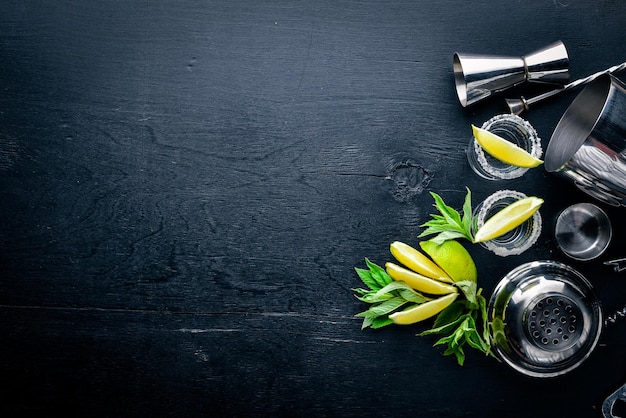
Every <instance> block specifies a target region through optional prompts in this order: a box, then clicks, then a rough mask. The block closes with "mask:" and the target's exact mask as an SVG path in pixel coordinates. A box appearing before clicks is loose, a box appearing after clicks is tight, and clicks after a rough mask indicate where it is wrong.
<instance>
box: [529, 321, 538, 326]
mask: <svg viewBox="0 0 626 418" xmlns="http://www.w3.org/2000/svg"><path fill="white" fill-rule="evenodd" d="M528 325H530V327H531V328H535V327H536V326H537V323H536V322H535V321H530V323H529V324H528Z"/></svg>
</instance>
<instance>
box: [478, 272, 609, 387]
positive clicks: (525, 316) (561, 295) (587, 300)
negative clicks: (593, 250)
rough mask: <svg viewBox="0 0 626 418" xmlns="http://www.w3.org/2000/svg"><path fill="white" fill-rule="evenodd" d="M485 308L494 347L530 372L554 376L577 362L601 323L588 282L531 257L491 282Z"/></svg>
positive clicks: (593, 341)
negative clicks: (496, 281)
mask: <svg viewBox="0 0 626 418" xmlns="http://www.w3.org/2000/svg"><path fill="white" fill-rule="evenodd" d="M488 313H489V317H490V320H491V321H492V322H493V326H494V335H495V339H496V344H495V350H496V352H497V353H498V354H499V356H500V357H501V358H502V359H503V361H505V362H506V363H508V364H509V365H510V366H511V367H513V368H514V369H515V370H517V371H519V372H521V373H524V374H526V375H529V376H534V377H554V376H558V375H562V374H565V373H567V372H569V371H570V370H572V369H574V368H576V367H577V366H579V365H580V364H581V363H582V362H583V361H584V360H585V359H586V358H587V357H589V355H590V354H591V352H592V351H593V349H594V348H595V346H596V344H597V342H598V340H599V338H600V333H601V331H602V326H603V319H602V309H601V306H600V302H599V301H598V299H597V297H596V296H595V294H594V293H593V290H592V287H591V284H590V283H589V282H588V281H587V279H585V277H583V276H582V275H581V274H580V273H578V272H577V271H576V270H574V269H572V268H571V267H569V266H567V265H565V264H562V263H558V262H556V261H533V262H530V263H526V264H522V265H521V266H519V267H517V268H515V269H513V270H512V271H511V272H509V273H508V274H507V275H506V276H504V278H503V279H502V280H501V281H500V282H499V283H498V285H497V286H496V288H495V290H494V292H493V294H492V296H491V298H490V300H489V306H488Z"/></svg>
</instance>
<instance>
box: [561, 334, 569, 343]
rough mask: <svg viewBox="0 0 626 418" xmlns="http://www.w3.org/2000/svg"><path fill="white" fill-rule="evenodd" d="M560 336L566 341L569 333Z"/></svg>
mask: <svg viewBox="0 0 626 418" xmlns="http://www.w3.org/2000/svg"><path fill="white" fill-rule="evenodd" d="M561 338H563V341H567V340H569V335H567V334H565V335H564V336H563V337H561Z"/></svg>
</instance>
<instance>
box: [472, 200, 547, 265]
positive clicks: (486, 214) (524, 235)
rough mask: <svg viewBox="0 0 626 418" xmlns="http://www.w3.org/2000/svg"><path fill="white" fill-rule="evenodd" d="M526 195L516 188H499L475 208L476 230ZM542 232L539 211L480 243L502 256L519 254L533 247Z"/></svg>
mask: <svg viewBox="0 0 626 418" xmlns="http://www.w3.org/2000/svg"><path fill="white" fill-rule="evenodd" d="M525 197H527V196H526V195H525V194H524V193H522V192H518V191H515V190H499V191H497V192H495V193H494V194H492V195H491V196H489V197H487V198H486V199H485V200H483V201H482V202H481V203H480V204H479V205H478V206H476V209H475V210H474V215H475V217H476V222H475V224H474V226H473V227H474V232H476V231H478V229H479V228H480V227H481V226H483V225H484V224H485V222H486V221H487V220H488V219H489V218H491V217H492V216H493V215H495V214H496V213H497V212H499V211H500V210H502V209H504V208H505V207H506V206H508V205H510V204H511V203H513V202H516V201H518V200H520V199H523V198H525ZM540 234H541V215H540V214H539V211H537V212H535V213H534V214H533V216H531V217H530V218H529V219H528V220H526V221H525V222H524V223H522V224H521V225H519V226H517V227H516V228H514V229H513V230H511V231H509V232H507V233H506V234H504V235H501V236H499V237H497V238H494V239H492V240H489V241H485V242H481V243H480V245H481V246H483V247H484V248H486V249H488V250H489V251H491V252H492V253H494V254H496V255H499V256H500V257H506V256H509V255H518V254H521V253H523V252H524V251H526V250H528V249H529V248H530V247H532V246H533V245H534V244H535V243H536V242H537V239H538V238H539V235H540Z"/></svg>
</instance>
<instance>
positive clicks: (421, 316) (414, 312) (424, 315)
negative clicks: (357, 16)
mask: <svg viewBox="0 0 626 418" xmlns="http://www.w3.org/2000/svg"><path fill="white" fill-rule="evenodd" d="M458 296H459V294H458V293H456V292H455V293H450V294H449V295H445V296H442V297H440V298H438V299H434V300H430V301H428V302H424V303H422V304H420V305H417V306H415V307H414V308H410V309H407V310H405V311H400V312H395V313H392V314H391V315H389V319H391V320H392V321H393V322H394V324H398V325H409V324H414V323H416V322H420V321H423V320H425V319H428V318H431V317H433V316H435V315H437V314H438V313H439V312H441V311H443V310H444V309H446V308H447V307H448V306H450V305H451V304H452V302H454V300H455V299H456V298H457V297H458Z"/></svg>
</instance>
